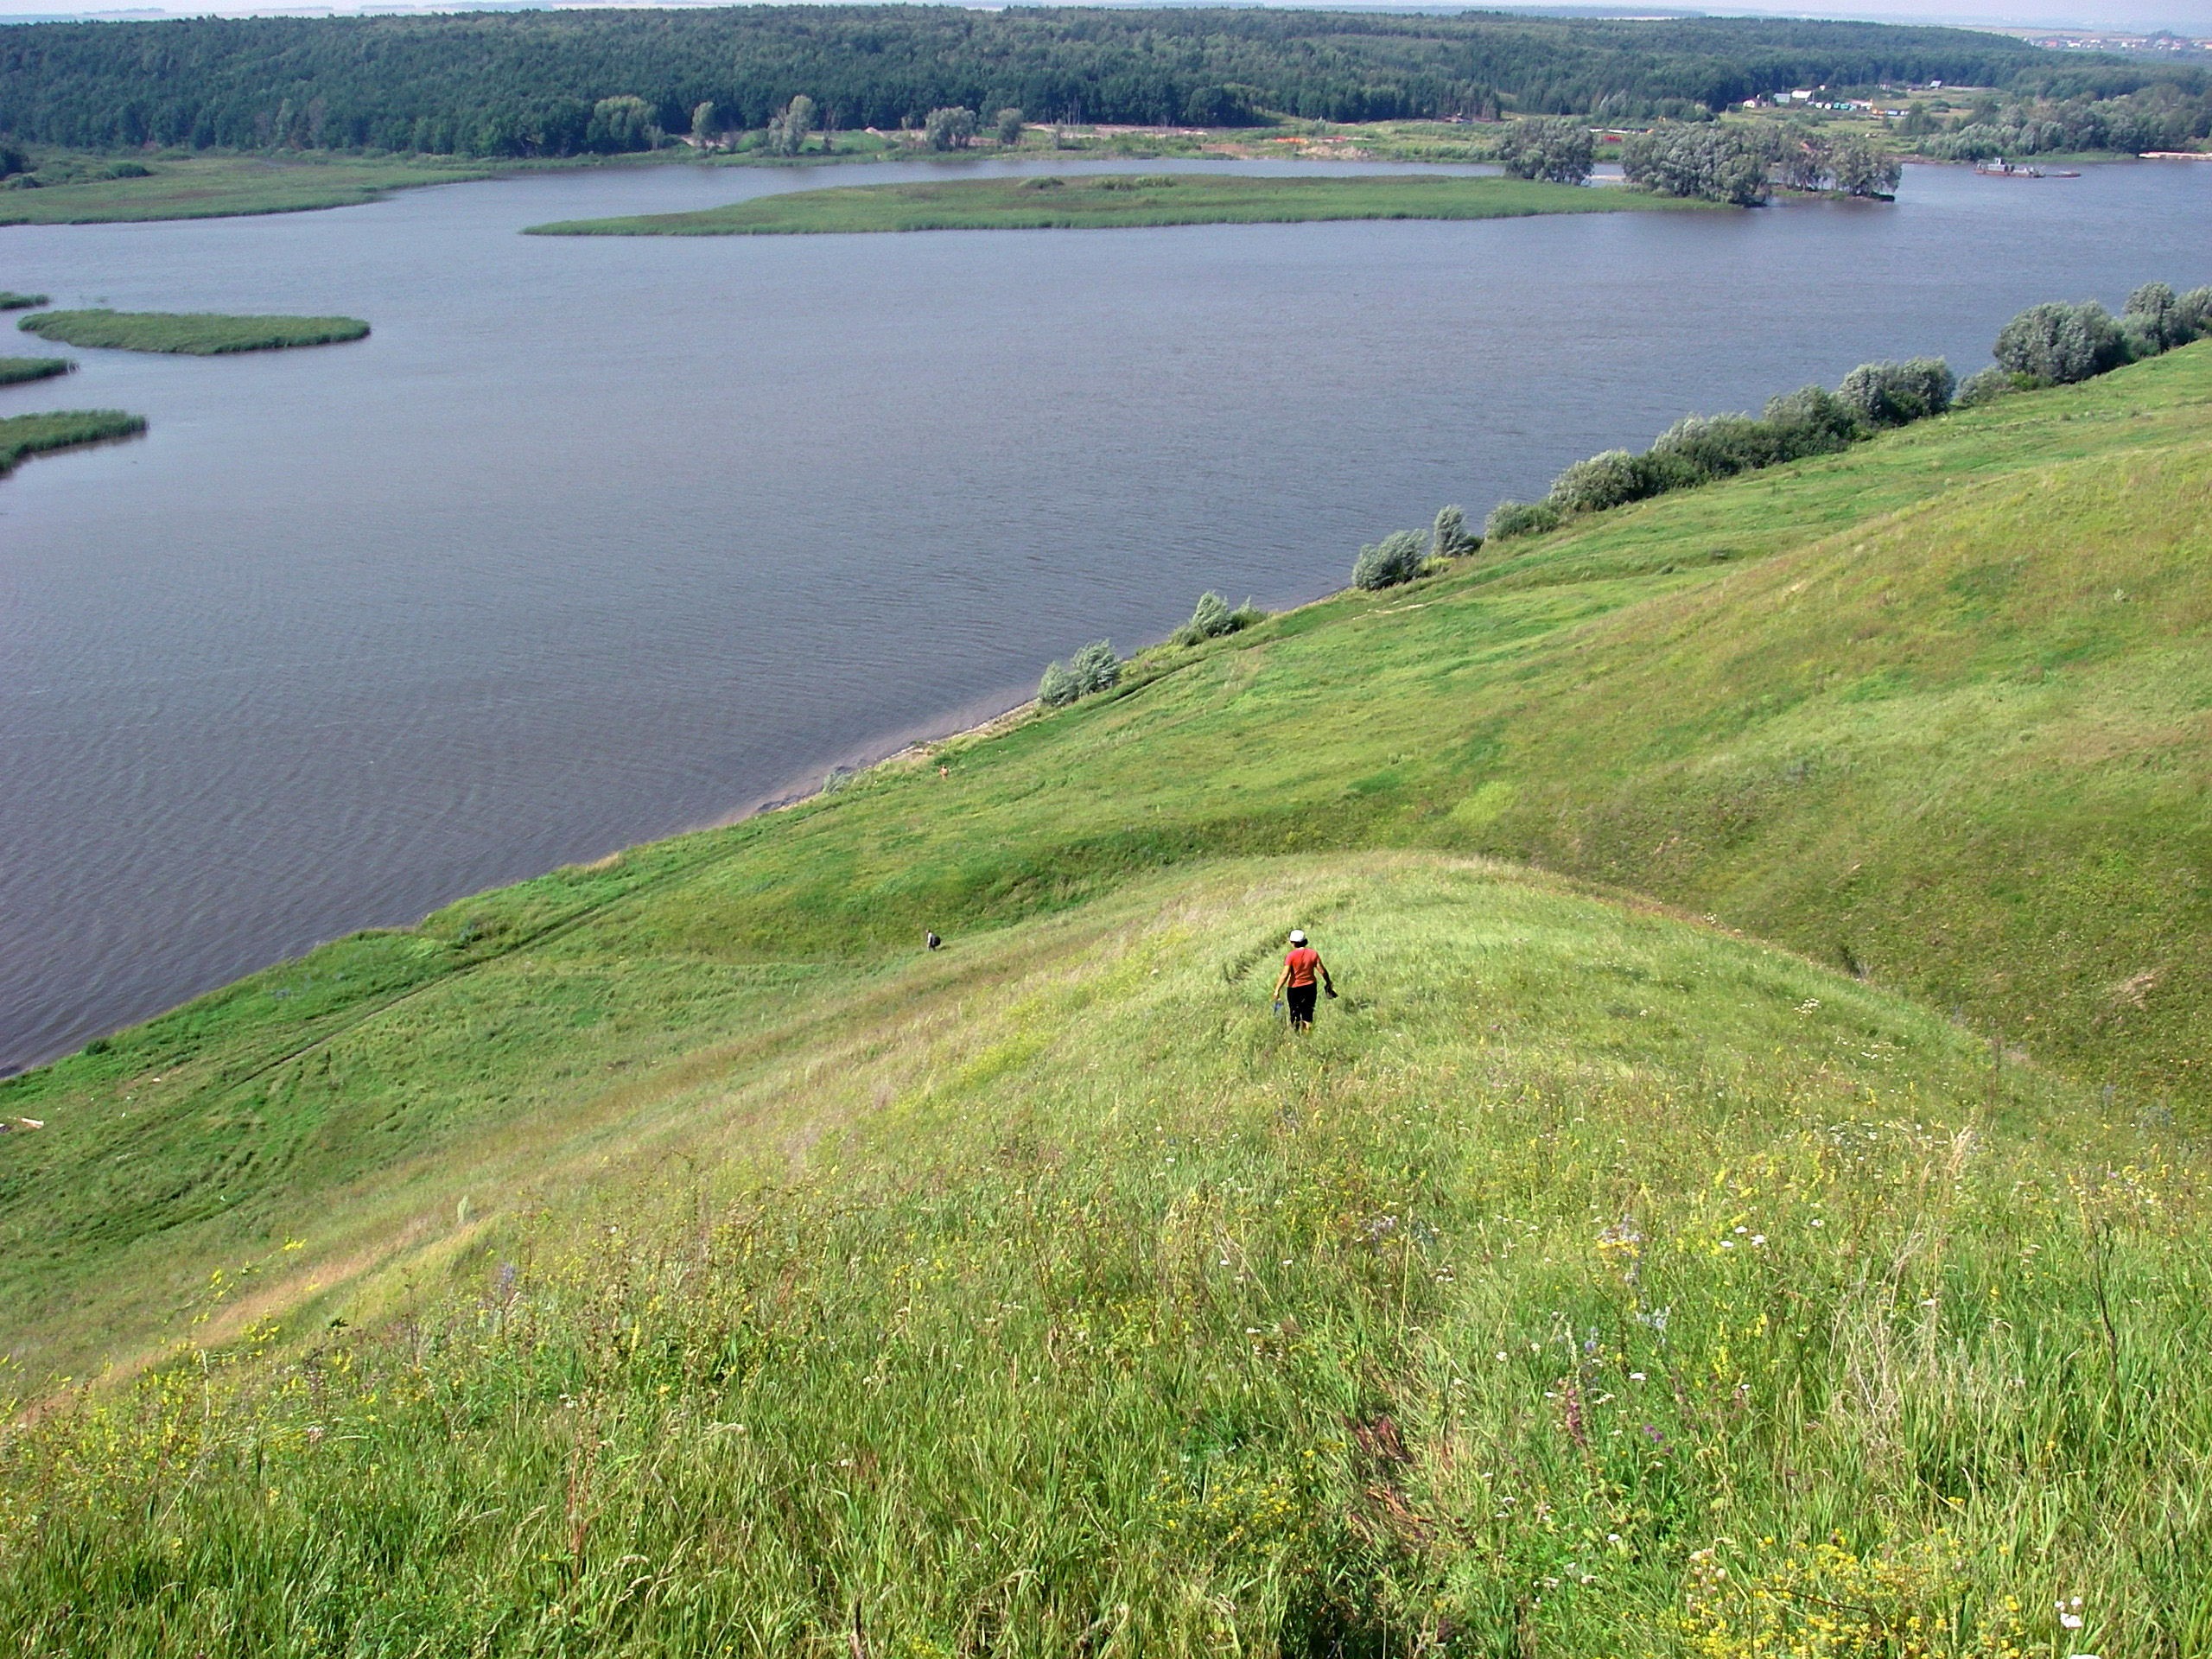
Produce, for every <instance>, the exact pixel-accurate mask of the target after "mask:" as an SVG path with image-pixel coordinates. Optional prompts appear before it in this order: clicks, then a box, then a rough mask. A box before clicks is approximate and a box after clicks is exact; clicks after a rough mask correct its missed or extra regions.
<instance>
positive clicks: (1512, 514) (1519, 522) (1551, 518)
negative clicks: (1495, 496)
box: [1483, 501, 1560, 542]
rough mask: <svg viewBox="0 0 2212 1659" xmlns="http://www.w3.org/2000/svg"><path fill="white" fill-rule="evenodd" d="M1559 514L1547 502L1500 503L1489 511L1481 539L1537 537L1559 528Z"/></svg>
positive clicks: (1556, 509)
mask: <svg viewBox="0 0 2212 1659" xmlns="http://www.w3.org/2000/svg"><path fill="white" fill-rule="evenodd" d="M1559 519H1560V512H1559V509H1558V508H1557V507H1555V506H1554V505H1552V504H1551V503H1550V502H1549V501H1501V502H1499V503H1498V504H1497V505H1496V506H1494V507H1492V508H1491V510H1490V517H1489V518H1487V519H1486V520H1484V524H1483V539H1484V540H1485V541H1491V542H1503V541H1508V540H1510V539H1511V538H1512V537H1516V536H1538V535H1541V534H1542V533H1543V532H1544V531H1548V530H1557V529H1558V528H1559Z"/></svg>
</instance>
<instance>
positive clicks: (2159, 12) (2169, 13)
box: [0, 0, 2212, 36]
mask: <svg viewBox="0 0 2212 1659" xmlns="http://www.w3.org/2000/svg"><path fill="white" fill-rule="evenodd" d="M601 3H607V0H601ZM613 3H622V0H613ZM1355 3H1356V0H1355ZM1663 3H1664V0H1662V4H1663ZM447 9H448V8H446V7H443V6H440V5H436V4H424V5H415V4H407V3H391V0H371V3H368V4H366V5H364V4H363V3H360V0H344V3H336V4H321V5H318V4H286V3H281V0H270V3H262V4H256V3H253V0H207V3H202V4H193V3H188V0H171V3H169V4H168V5H166V6H147V7H143V8H139V7H132V6H128V5H116V4H99V3H94V4H90V5H86V6H84V7H82V8H81V9H80V8H78V7H73V6H69V5H67V0H61V3H57V0H0V18H10V17H12V18H28V17H35V16H36V17H52V16H79V17H162V16H205V15H206V14H207V13H209V12H222V13H225V14H226V15H247V14H253V15H262V16H267V15H270V14H273V13H283V14H289V15H294V16H297V15H301V14H307V13H327V12H333V11H338V12H352V11H359V10H378V11H416V10H421V11H439V10H447ZM1421 9H1422V10H1437V9H1438V8H1435V7H1433V6H1423V7H1421ZM1657 9H1658V8H1657V7H1655V10H1657ZM1664 9H1665V10H1669V11H1674V10H1688V8H1686V7H1681V6H1679V5H1665V7H1664ZM1592 10H1596V9H1595V8H1592ZM1703 10H1707V11H1711V12H1715V13H1721V14H1726V15H1730V16H1737V15H1745V14H1756V15H1764V16H1789V17H1859V18H1867V19H1872V20H1877V21H1880V22H1929V23H1936V22H1940V23H1965V24H1975V23H1980V24H1985V25H1995V26H1999V27H2012V28H2035V29H2069V28H2070V29H2172V30H2174V31H2176V32H2177V33H2179V34H2183V35H2200V36H2212V0H1935V3H1932V4H1928V3H1923V4H1913V3H1910V0H1836V3H1834V4H1829V5H1822V6H1818V7H1811V6H1808V7H1803V8H1799V7H1794V6H1789V5H1768V6H1760V5H1752V4H1728V3H1725V0H1717V3H1713V4H1710V5H1708V6H1707V7H1705V8H1703Z"/></svg>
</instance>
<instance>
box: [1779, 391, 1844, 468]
mask: <svg viewBox="0 0 2212 1659" xmlns="http://www.w3.org/2000/svg"><path fill="white" fill-rule="evenodd" d="M1760 419H1762V420H1764V422H1765V423H1767V424H1768V425H1769V426H1770V427H1772V428H1773V429H1774V434H1775V447H1776V448H1777V451H1778V456H1777V458H1778V459H1780V460H1783V461H1797V460H1802V458H1803V457H1805V456H1807V455H1832V454H1834V453H1835V452H1836V451H1837V450H1839V449H1847V448H1850V447H1851V446H1852V445H1853V444H1854V443H1856V442H1859V439H1860V438H1862V437H1864V436H1865V435H1866V429H1865V427H1864V426H1863V424H1862V423H1860V421H1859V416H1858V415H1857V414H1856V413H1854V412H1853V410H1852V408H1851V406H1850V405H1849V404H1847V403H1845V402H1844V401H1843V399H1842V398H1840V397H1837V396H1836V395H1835V393H1834V392H1832V391H1829V390H1828V389H1827V387H1826V386H1823V385H1819V384H1817V383H1815V384H1813V385H1802V386H1800V387H1798V388H1797V390H1796V391H1785V392H1782V393H1780V394H1778V395H1777V396H1776V397H1770V398H1768V399H1767V400H1766V409H1765V410H1764V412H1763V413H1762V414H1761V416H1760Z"/></svg>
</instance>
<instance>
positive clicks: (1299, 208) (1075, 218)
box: [531, 173, 1709, 236]
mask: <svg viewBox="0 0 2212 1659" xmlns="http://www.w3.org/2000/svg"><path fill="white" fill-rule="evenodd" d="M1684 207H1700V208H1701V207H1709V204H1688V203H1684V202H1679V201H1669V200H1661V199H1659V198H1656V197H1649V196H1642V195H1638V194H1631V193H1630V192H1627V191H1622V190H1588V189H1576V188H1572V187H1570V186H1567V185H1555V184H1533V183H1529V182H1526V181H1522V180H1518V179H1494V178H1463V177H1459V176H1455V175H1399V176H1392V175H1368V176H1363V177H1356V178H1335V177H1323V178H1282V177H1268V178H1255V177H1249V176H1239V175H1232V174H1208V173H1192V174H1156V175H1128V176H1123V175H1110V174H1109V175H1100V176H1096V177H1081V178H1069V179H1064V180H1057V181H1049V182H1048V181H1046V180H1044V179H1037V178H1029V179H969V180H962V181H958V182H956V183H950V184H945V183H934V182H933V183H927V184H881V185H845V186H836V187H832V188H829V189H824V190H802V191H795V192H791V193H790V194H782V195H773V196H760V197H756V198H754V199H753V200H749V201H741V202H734V203H732V204H731V205H730V206H728V207H710V208H706V209H703V210H702V211H700V212H696V213H652V214H644V215H640V216H639V217H636V218H629V219H569V220H564V221H563V222H560V223H558V224H551V225H537V226H531V234H533V235H540V236H797V235H803V234H813V233H824V234H829V233H844V232H864V231H969V230H1046V229H1086V228H1088V229H1115V228H1127V227H1130V226H1147V225H1250V224H1276V223H1285V222H1293V221H1300V220H1311V219H1500V218H1511V217H1518V216H1521V215H1525V214H1532V213H1631V212H1642V211H1645V210H1649V209H1658V210H1661V211H1665V210H1669V209H1675V210H1679V209H1681V208H1684Z"/></svg>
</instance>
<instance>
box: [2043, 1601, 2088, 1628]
mask: <svg viewBox="0 0 2212 1659" xmlns="http://www.w3.org/2000/svg"><path fill="white" fill-rule="evenodd" d="M2051 1605H2053V1606H2054V1607H2056V1608H2057V1609H2058V1622H2059V1623H2060V1624H2063V1625H2064V1626H2065V1627H2066V1628H2067V1629H2068V1630H2080V1629H2081V1628H2082V1598H2081V1597H2079V1596H2076V1597H2075V1598H2074V1601H2073V1605H2071V1606H2070V1607H2069V1605H2067V1604H2066V1603H2065V1602H2063V1601H2058V1602H2053V1603H2052V1604H2051Z"/></svg>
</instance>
